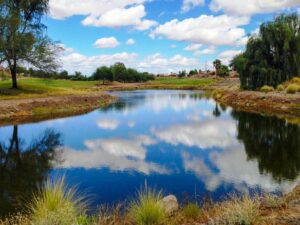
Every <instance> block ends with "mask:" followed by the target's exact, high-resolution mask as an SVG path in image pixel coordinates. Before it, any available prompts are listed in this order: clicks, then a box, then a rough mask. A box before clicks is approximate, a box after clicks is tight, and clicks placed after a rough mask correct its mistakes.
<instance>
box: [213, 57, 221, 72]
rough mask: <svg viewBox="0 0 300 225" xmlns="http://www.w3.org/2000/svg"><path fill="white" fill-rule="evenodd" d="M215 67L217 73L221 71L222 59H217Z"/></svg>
mask: <svg viewBox="0 0 300 225" xmlns="http://www.w3.org/2000/svg"><path fill="white" fill-rule="evenodd" d="M213 64H214V67H215V69H216V71H218V70H219V69H221V66H222V61H221V60H220V59H216V60H215V61H214V62H213Z"/></svg>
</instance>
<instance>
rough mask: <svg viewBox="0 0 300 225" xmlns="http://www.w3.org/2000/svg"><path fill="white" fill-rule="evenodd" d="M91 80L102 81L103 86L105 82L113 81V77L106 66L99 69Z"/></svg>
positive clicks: (110, 70)
mask: <svg viewBox="0 0 300 225" xmlns="http://www.w3.org/2000/svg"><path fill="white" fill-rule="evenodd" d="M93 80H103V84H104V83H105V80H107V81H113V80H114V75H113V72H112V69H111V68H109V67H107V66H102V67H99V68H98V69H97V70H96V72H95V73H94V74H93Z"/></svg>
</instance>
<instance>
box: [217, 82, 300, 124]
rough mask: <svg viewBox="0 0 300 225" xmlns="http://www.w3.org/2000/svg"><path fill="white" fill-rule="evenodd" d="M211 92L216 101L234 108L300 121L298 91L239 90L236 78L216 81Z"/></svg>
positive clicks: (299, 95)
mask: <svg viewBox="0 0 300 225" xmlns="http://www.w3.org/2000/svg"><path fill="white" fill-rule="evenodd" d="M212 92H213V97H214V99H215V100H216V101H217V102H219V103H221V104H224V105H226V106H230V107H232V108H234V109H235V110H238V111H244V112H251V113H259V114H264V115H269V116H277V117H279V118H285V119H287V120H289V121H290V122H294V123H300V93H296V94H286V93H283V92H281V93H280V92H271V93H264V92H259V91H241V90H239V81H238V79H225V80H223V81H221V82H219V83H216V85H215V86H214V87H212Z"/></svg>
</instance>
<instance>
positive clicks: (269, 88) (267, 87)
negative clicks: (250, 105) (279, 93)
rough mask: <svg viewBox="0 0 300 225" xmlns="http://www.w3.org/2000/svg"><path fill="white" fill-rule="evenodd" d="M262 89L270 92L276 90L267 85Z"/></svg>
mask: <svg viewBox="0 0 300 225" xmlns="http://www.w3.org/2000/svg"><path fill="white" fill-rule="evenodd" d="M260 90H261V91H262V92H265V93H268V92H272V91H274V88H273V87H271V86H268V85H265V86H263V87H262V88H261V89H260Z"/></svg>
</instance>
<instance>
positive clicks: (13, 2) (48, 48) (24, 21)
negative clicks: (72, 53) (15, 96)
mask: <svg viewBox="0 0 300 225" xmlns="http://www.w3.org/2000/svg"><path fill="white" fill-rule="evenodd" d="M48 3H49V0H1V1H0V63H2V62H6V63H7V65H8V66H9V69H10V72H11V76H12V87H13V88H17V87H18V86H17V66H21V65H20V64H22V63H24V62H27V63H29V64H31V65H32V66H34V67H37V68H40V69H43V70H55V69H56V68H57V65H58V63H57V61H56V58H57V57H56V53H57V50H58V49H60V48H59V47H58V46H57V45H55V43H53V42H52V41H51V40H50V39H49V38H48V37H47V36H46V35H45V32H44V31H45V29H46V26H45V25H44V24H42V22H41V19H42V16H43V15H44V14H45V13H46V12H47V11H48Z"/></svg>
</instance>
